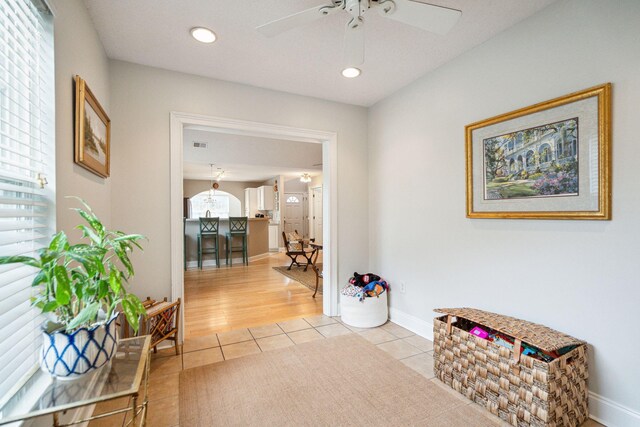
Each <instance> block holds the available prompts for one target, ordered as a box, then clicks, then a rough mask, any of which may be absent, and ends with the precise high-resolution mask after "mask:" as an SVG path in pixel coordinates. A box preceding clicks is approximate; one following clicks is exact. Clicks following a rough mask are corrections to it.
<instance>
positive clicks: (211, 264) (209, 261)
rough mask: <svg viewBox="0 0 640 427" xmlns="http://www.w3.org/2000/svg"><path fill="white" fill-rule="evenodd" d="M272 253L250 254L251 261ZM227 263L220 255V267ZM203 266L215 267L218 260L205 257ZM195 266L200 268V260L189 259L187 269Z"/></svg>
mask: <svg viewBox="0 0 640 427" xmlns="http://www.w3.org/2000/svg"><path fill="white" fill-rule="evenodd" d="M271 255H273V253H271V252H266V253H264V254H259V255H254V256H250V257H249V262H251V261H257V260H259V259H262V258H267V257H270V256H271ZM231 260H232V261H233V263H234V264H242V258H232V259H231ZM225 265H226V264H225V259H224V257H220V267H224V266H225ZM202 266H203V267H215V266H216V260H214V259H205V260H204V261H202ZM195 268H198V261H187V269H195Z"/></svg>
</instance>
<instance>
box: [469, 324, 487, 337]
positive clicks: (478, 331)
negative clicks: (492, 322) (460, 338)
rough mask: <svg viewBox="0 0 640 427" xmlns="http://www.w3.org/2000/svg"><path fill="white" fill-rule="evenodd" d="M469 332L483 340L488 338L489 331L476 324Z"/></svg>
mask: <svg viewBox="0 0 640 427" xmlns="http://www.w3.org/2000/svg"><path fill="white" fill-rule="evenodd" d="M469 333H470V334H473V335H475V336H477V337H478V338H482V339H483V340H486V339H487V338H489V332H487V331H485V330H484V329H482V328H479V327H477V326H476V327H474V328H473V329H472V330H471V331H469Z"/></svg>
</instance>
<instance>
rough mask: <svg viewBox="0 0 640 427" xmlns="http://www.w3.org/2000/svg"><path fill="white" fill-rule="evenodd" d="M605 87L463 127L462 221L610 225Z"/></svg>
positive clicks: (608, 90)
mask: <svg viewBox="0 0 640 427" xmlns="http://www.w3.org/2000/svg"><path fill="white" fill-rule="evenodd" d="M610 115H611V84H610V83H607V84H604V85H601V86H597V87H594V88H590V89H587V90H583V91H580V92H576V93H572V94H570V95H566V96H562V97H560V98H556V99H552V100H550V101H546V102H542V103H540V104H536V105H533V106H531V107H526V108H522V109H520V110H516V111H512V112H510V113H506V114H503V115H500V116H497V117H492V118H490V119H486V120H483V121H481V122H477V123H473V124H470V125H468V126H466V166H467V167H466V170H467V217H469V218H528V219H603V220H607V219H611V128H610V122H611V118H610Z"/></svg>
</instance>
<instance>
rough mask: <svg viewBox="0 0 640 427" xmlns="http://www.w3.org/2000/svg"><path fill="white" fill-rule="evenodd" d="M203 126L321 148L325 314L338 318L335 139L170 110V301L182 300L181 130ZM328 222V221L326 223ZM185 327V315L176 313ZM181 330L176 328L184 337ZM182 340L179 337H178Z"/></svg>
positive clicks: (328, 134)
mask: <svg viewBox="0 0 640 427" xmlns="http://www.w3.org/2000/svg"><path fill="white" fill-rule="evenodd" d="M198 126H205V127H207V128H209V129H211V128H213V129H214V131H215V132H219V133H225V134H233V135H245V136H254V137H263V138H272V139H284V140H288V141H298V142H311V143H317V144H322V163H323V175H322V186H323V206H322V211H323V217H324V221H326V226H324V227H323V232H322V235H323V236H322V237H323V242H324V243H325V245H324V250H323V251H324V254H323V264H324V272H323V275H324V277H323V283H324V293H323V307H322V309H323V312H324V314H326V315H327V316H337V315H338V280H337V278H338V167H337V160H338V134H337V133H336V132H327V131H321V130H314V129H305V128H297V127H290V126H282V125H276V124H271V123H261V122H253V121H248V120H238V119H231V118H226V117H215V116H207V115H202V114H192V113H184V112H178V111H172V112H171V113H170V131H171V139H170V148H171V152H170V161H171V175H170V176H171V216H170V217H171V224H170V230H171V299H172V300H175V299H176V298H182V300H183V301H184V269H183V255H182V251H183V244H184V238H183V236H184V231H183V223H182V214H183V212H182V203H183V201H182V197H183V183H182V181H183V143H184V142H183V135H184V129H185V128H191V127H198ZM327 220H328V221H327ZM180 313H181V316H182V319H181V320H182V324H183V325H184V310H180ZM183 331H184V327H183V328H180V334H181V335H182V334H183ZM180 341H182V336H181V337H180Z"/></svg>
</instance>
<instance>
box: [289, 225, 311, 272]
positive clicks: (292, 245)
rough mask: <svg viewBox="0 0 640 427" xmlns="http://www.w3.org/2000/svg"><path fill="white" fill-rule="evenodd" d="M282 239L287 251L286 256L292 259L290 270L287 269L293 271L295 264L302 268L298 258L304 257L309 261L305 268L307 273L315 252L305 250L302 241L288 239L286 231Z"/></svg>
mask: <svg viewBox="0 0 640 427" xmlns="http://www.w3.org/2000/svg"><path fill="white" fill-rule="evenodd" d="M282 238H283V239H284V248H285V250H286V254H287V256H288V257H289V258H291V264H290V265H289V268H287V270H291V267H293V264H295V265H296V266H297V267H301V264H300V263H299V262H298V257H299V256H302V257H304V259H306V260H307V262H306V264H305V266H304V271H307V268H309V264H311V256H312V255H313V252H314V251H313V250H312V249H305V247H304V245H303V244H302V242H300V241H294V240H289V238H288V237H287V233H285V232H284V231H283V232H282Z"/></svg>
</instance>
